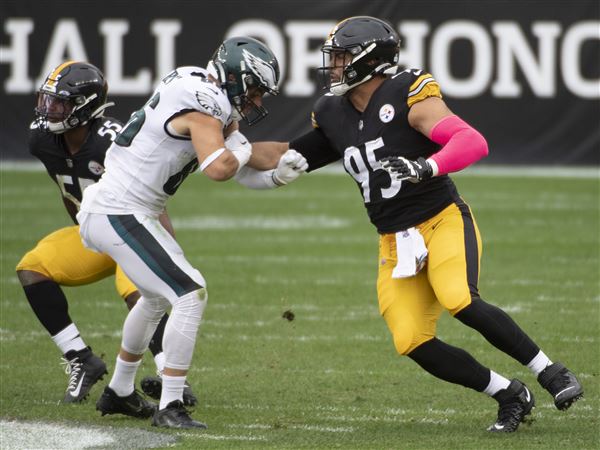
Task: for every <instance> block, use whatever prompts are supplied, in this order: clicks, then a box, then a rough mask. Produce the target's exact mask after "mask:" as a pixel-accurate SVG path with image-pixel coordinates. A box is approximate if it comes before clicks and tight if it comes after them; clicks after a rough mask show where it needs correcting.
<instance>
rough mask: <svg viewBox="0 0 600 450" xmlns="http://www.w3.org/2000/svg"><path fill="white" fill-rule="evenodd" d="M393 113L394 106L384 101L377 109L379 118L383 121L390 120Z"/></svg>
mask: <svg viewBox="0 0 600 450" xmlns="http://www.w3.org/2000/svg"><path fill="white" fill-rule="evenodd" d="M395 113H396V111H394V107H393V106H392V105H390V104H389V103H386V104H385V105H383V106H382V107H381V108H380V109H379V119H380V120H381V121H382V122H383V123H388V122H391V120H392V119H393V118H394V114H395Z"/></svg>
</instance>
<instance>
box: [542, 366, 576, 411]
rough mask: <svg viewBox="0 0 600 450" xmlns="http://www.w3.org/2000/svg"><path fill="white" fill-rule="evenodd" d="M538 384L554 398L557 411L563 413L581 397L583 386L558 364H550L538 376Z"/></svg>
mask: <svg viewBox="0 0 600 450" xmlns="http://www.w3.org/2000/svg"><path fill="white" fill-rule="evenodd" d="M538 382H539V383H540V384H541V385H542V387H543V388H544V389H546V390H547V391H548V392H550V394H551V395H552V397H554V405H555V406H556V408H557V409H560V410H562V411H565V410H567V409H569V407H570V406H571V405H572V404H573V403H575V402H576V401H577V400H579V399H580V398H581V397H583V386H581V384H580V383H579V380H577V378H576V377H575V375H574V374H573V373H572V372H571V371H569V369H567V368H566V367H565V366H563V365H562V364H561V363H559V362H555V363H554V364H550V365H549V366H548V367H546V368H545V369H544V370H542V372H541V373H540V374H539V375H538Z"/></svg>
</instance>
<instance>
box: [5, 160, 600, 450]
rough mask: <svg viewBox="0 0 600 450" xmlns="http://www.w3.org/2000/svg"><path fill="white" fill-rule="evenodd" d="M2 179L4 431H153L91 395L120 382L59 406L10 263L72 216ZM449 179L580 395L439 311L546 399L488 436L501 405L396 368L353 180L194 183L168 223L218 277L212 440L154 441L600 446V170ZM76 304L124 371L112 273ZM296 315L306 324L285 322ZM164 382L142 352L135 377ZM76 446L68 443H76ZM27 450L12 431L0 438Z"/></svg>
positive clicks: (399, 363)
mask: <svg viewBox="0 0 600 450" xmlns="http://www.w3.org/2000/svg"><path fill="white" fill-rule="evenodd" d="M0 176H1V186H0V187H1V200H2V204H1V208H2V210H1V213H2V217H1V220H2V228H1V238H2V249H1V250H2V251H1V257H2V262H1V264H2V265H1V271H2V272H1V318H0V344H1V363H0V364H1V366H0V370H1V371H0V380H1V387H0V401H1V404H0V406H1V410H0V420H3V421H4V422H3V423H4V424H5V425H4V427H3V428H6V427H7V425H6V423H7V421H13V420H15V419H18V420H19V421H26V422H33V421H36V422H44V423H48V424H50V425H52V426H53V427H58V426H70V425H76V426H85V427H89V426H92V428H93V429H101V428H97V427H104V426H107V427H111V428H110V429H109V430H111V431H110V432H113V431H114V430H117V431H118V430H119V429H121V428H126V429H127V430H131V429H143V430H146V431H149V432H157V431H158V430H156V429H155V428H153V427H151V426H150V422H149V421H138V420H136V419H131V418H125V417H117V416H107V417H100V415H99V413H97V412H96V411H95V408H94V404H95V401H96V399H97V398H98V396H99V395H100V392H101V389H102V388H103V386H104V385H105V384H106V383H107V382H108V378H105V379H104V381H101V382H100V383H99V384H98V385H97V386H96V387H95V388H94V389H93V390H92V393H91V396H90V398H89V399H88V401H87V402H85V403H83V404H80V405H69V406H65V405H58V401H59V400H60V399H61V398H62V395H63V390H64V388H65V387H66V380H67V377H66V375H65V374H64V373H63V372H62V369H61V367H60V365H59V360H60V354H59V351H58V349H57V348H56V347H55V346H54V344H53V343H52V341H51V340H50V339H49V338H48V336H47V334H46V331H45V330H44V329H43V328H42V326H41V325H40V324H39V323H38V321H37V320H36V318H35V316H34V315H33V313H32V311H31V310H30V307H29V305H28V303H27V301H26V299H25V297H24V295H23V292H22V289H21V287H20V285H19V284H18V282H17V279H16V276H15V274H14V266H15V265H16V263H17V262H18V260H19V258H20V257H21V255H22V254H23V253H24V252H26V251H27V250H28V249H30V248H31V247H32V246H33V245H34V244H35V243H36V242H37V240H38V239H40V238H41V237H43V236H44V235H46V234H47V233H49V232H51V231H53V230H55V229H56V228H59V227H61V226H65V225H69V224H70V223H69V219H68V217H67V215H66V213H65V212H64V210H63V208H62V203H61V201H60V199H59V197H58V190H57V189H56V188H55V187H54V186H53V185H52V183H51V181H50V180H49V179H48V177H47V175H46V174H45V173H42V172H11V171H3V172H0ZM455 181H456V182H457V184H458V186H459V189H460V191H461V193H462V195H463V197H464V198H465V200H466V201H467V202H468V203H469V204H470V205H471V207H472V208H473V211H474V213H475V216H476V218H477V220H478V224H479V227H480V229H481V232H482V235H483V241H484V252H483V259H482V270H481V280H480V290H481V294H482V296H483V298H485V299H486V300H488V301H490V302H491V303H495V304H497V305H499V306H501V307H502V308H504V309H505V310H506V311H507V312H508V313H510V314H511V315H512V316H513V317H514V318H515V320H516V321H517V322H518V323H519V324H521V325H522V326H523V328H524V329H525V330H527V331H528V333H529V334H530V335H531V336H532V337H533V338H534V340H535V341H536V342H537V343H538V344H539V345H540V346H541V347H542V349H543V350H544V351H545V352H546V353H547V354H548V355H549V356H550V358H552V359H553V360H559V361H561V362H564V363H565V364H567V365H568V366H569V367H570V368H572V370H573V371H574V372H576V374H577V376H578V377H579V378H580V380H581V381H582V383H583V384H584V387H585V398H584V399H583V400H581V401H579V402H578V403H576V404H575V405H574V406H573V407H572V408H571V410H569V411H567V412H560V411H557V410H556V409H555V408H554V406H553V404H552V401H551V398H550V396H549V395H548V394H547V393H546V392H545V391H543V390H542V388H541V387H540V386H539V385H538V384H537V382H536V381H535V378H534V376H533V375H532V374H531V373H530V372H529V371H528V370H527V369H526V368H524V367H523V366H521V365H520V364H519V363H517V362H516V361H514V360H512V359H510V358H509V357H508V356H506V355H504V354H503V353H500V352H499V351H497V350H496V349H495V348H493V347H491V346H490V345H489V344H488V343H487V342H486V341H485V340H484V339H483V338H482V337H481V336H480V335H478V334H477V333H476V332H474V331H472V330H471V329H468V328H466V327H465V326H463V325H462V324H460V323H459V322H458V321H455V320H453V319H451V318H450V317H449V316H448V315H447V314H445V315H444V316H443V317H442V320H441V322H440V325H439V327H438V329H439V335H440V338H441V339H444V340H445V341H447V342H448V343H451V344H453V345H457V346H460V347H463V348H465V349H467V350H468V351H469V352H471V353H472V354H473V355H474V356H475V357H476V358H477V359H479V360H480V361H481V362H482V363H483V364H484V365H486V366H489V367H491V368H493V369H494V370H496V371H497V372H499V373H501V374H503V375H505V376H507V377H508V378H513V377H518V378H520V379H522V380H523V381H525V382H526V383H527V384H528V385H529V386H530V387H531V388H532V390H533V392H534V394H535V395H536V398H537V407H536V409H535V410H534V414H533V417H534V422H533V423H532V424H531V425H523V426H522V427H521V428H520V429H519V431H518V433H515V434H512V435H492V434H490V433H488V432H486V431H485V428H486V427H487V426H488V425H489V424H490V423H492V422H493V421H494V419H495V415H496V403H495V402H494V401H493V400H491V399H489V398H488V397H486V396H484V395H483V394H479V393H476V392H474V391H470V390H467V389H464V388H462V387H457V386H453V385H450V384H447V383H444V382H441V381H438V380H436V379H434V378H433V377H431V376H429V375H427V374H426V373H424V372H423V371H422V370H420V369H419V368H418V367H417V366H416V365H415V364H414V363H413V362H412V361H410V360H409V359H407V358H401V357H398V356H397V355H396V353H395V351H394V347H393V344H392V342H391V339H390V338H389V336H388V331H387V329H386V327H385V323H384V321H383V320H382V319H381V318H380V317H379V314H378V310H377V299H376V292H375V277H376V269H377V234H376V232H375V230H374V228H372V226H371V225H370V224H369V222H368V219H367V217H366V214H365V212H364V211H363V206H362V202H361V200H360V196H359V194H358V193H357V189H356V187H355V185H354V182H353V181H352V180H350V179H349V178H348V177H343V176H337V175H318V174H315V175H309V176H307V177H305V178H304V179H302V180H300V181H298V182H297V183H295V184H294V185H291V186H288V187H285V188H282V189H279V190H276V191H268V192H264V191H250V190H246V189H244V188H242V187H240V186H238V185H236V184H235V183H222V184H219V183H214V182H210V181H208V180H207V179H205V178H204V177H202V176H192V177H190V178H189V179H188V180H187V181H186V182H185V184H184V185H183V187H182V188H181V189H180V190H179V192H178V193H177V195H176V196H175V197H174V198H173V200H172V201H171V204H170V214H171V216H172V218H173V221H174V224H175V227H176V230H177V237H178V240H179V241H180V243H181V245H182V247H183V248H184V250H185V252H186V255H187V257H188V259H189V260H190V261H191V262H192V263H193V264H194V265H195V266H196V267H197V268H198V269H199V270H200V271H201V272H202V273H203V275H204V276H205V278H206V279H207V281H208V288H209V303H208V308H207V310H206V312H205V320H204V322H203V325H202V326H201V329H200V334H199V339H198V342H197V346H196V353H195V356H194V361H193V366H192V370H191V373H190V377H189V379H190V382H191V383H192V385H193V386H194V389H195V391H196V393H197V394H198V396H199V398H200V404H199V406H198V407H197V408H196V410H195V412H194V414H193V416H194V417H195V418H197V419H199V420H203V421H205V422H207V423H208V425H209V429H208V430H207V431H201V432H174V431H173V432H170V431H161V433H165V434H167V435H170V436H172V437H173V436H174V437H176V439H177V442H176V443H175V444H174V448H177V449H195V448H214V449H225V448H227V449H231V448H235V449H237V448H256V449H266V448H268V449H283V448H290V449H292V448H293V449H300V448H303V449H325V448H343V449H432V448H433V449H435V448H445V449H509V448H510V449H550V448H552V449H561V450H562V449H593V448H599V447H600V431H599V430H600V418H599V416H600V414H599V408H600V383H599V380H600V375H599V374H600V362H599V361H600V357H599V356H600V355H599V352H600V351H599V348H600V346H599V334H600V331H599V328H600V327H599V325H600V288H599V277H600V267H599V248H600V247H599V239H600V230H599V181H598V178H595V179H594V178H584V179H577V178H571V179H554V178H550V177H547V178H544V177H530V178H522V177H503V176H487V177H482V176H472V175H471V176H470V175H462V176H458V177H456V178H455ZM66 294H67V297H68V298H69V300H70V313H71V316H72V317H73V319H74V320H75V322H76V324H77V325H78V327H79V330H80V331H81V333H82V335H83V337H84V338H85V340H86V342H87V343H88V344H89V345H91V346H92V347H93V349H94V351H95V352H97V353H99V354H102V355H104V356H103V357H104V359H105V360H106V361H107V363H108V365H109V370H110V369H112V367H113V366H114V358H115V355H116V351H117V349H118V346H119V342H120V331H121V326H122V322H123V319H124V317H125V314H126V308H125V306H124V304H123V302H122V301H121V300H120V299H119V298H118V296H117V294H116V292H115V290H114V284H113V280H112V279H107V280H104V281H102V282H99V283H97V284H94V285H90V286H85V287H80V288H67V289H66ZM287 310H291V311H293V313H294V314H295V320H293V321H288V320H285V319H283V318H282V314H283V313H284V311H287ZM153 371H154V363H153V361H152V359H151V357H150V356H147V357H145V360H144V364H143V366H142V367H141V369H140V371H139V377H138V380H139V379H141V377H142V376H144V375H149V374H152V373H153ZM49 429H50V430H52V428H51V427H50V428H49ZM56 429H57V430H58V428H56ZM82 429H83V428H82ZM5 431H6V429H5V430H3V433H4V432H5ZM83 433H84V432H82V434H83ZM50 434H51V433H49V435H48V439H49V438H50ZM48 442H51V441H50V440H48ZM74 442H75V443H74V444H73V446H72V447H69V448H83V446H82V445H78V444H77V441H74ZM23 445H24V444H21V445H20V444H19V443H18V442H17V443H15V442H10V441H8V438H6V439H5V440H4V442H2V443H1V445H0V447H2V448H3V449H4V448H24V447H23ZM48 445H51V444H48ZM96 445H97V444H96ZM123 445H124V444H123ZM123 445H120V444H119V441H118V439H117V441H116V443H112V444H106V446H107V447H110V448H124V447H123ZM129 445H131V444H129ZM139 445H140V446H141V447H143V446H144V445H143V443H142V441H140V443H139ZM128 448H130V447H128Z"/></svg>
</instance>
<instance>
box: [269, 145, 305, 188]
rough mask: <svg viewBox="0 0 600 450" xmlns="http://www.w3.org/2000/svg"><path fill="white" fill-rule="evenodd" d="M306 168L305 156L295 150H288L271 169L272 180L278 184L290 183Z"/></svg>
mask: <svg viewBox="0 0 600 450" xmlns="http://www.w3.org/2000/svg"><path fill="white" fill-rule="evenodd" d="M306 169H308V162H306V158H305V157H304V156H302V155H301V154H300V153H298V152H297V151H296V150H292V149H290V150H288V151H287V152H285V153H284V154H283V155H282V156H281V158H280V159H279V163H278V164H277V168H276V169H275V170H274V171H273V181H274V182H275V184H277V185H279V186H283V185H286V184H289V183H291V182H292V181H294V180H295V179H296V178H298V177H299V176H300V175H301V174H302V173H304V172H306Z"/></svg>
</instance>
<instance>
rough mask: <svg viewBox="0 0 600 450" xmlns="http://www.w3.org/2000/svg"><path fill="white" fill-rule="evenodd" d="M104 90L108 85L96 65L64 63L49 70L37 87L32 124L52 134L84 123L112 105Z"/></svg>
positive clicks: (74, 62)
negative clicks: (39, 86)
mask: <svg viewBox="0 0 600 450" xmlns="http://www.w3.org/2000/svg"><path fill="white" fill-rule="evenodd" d="M107 91H108V84H107V83H106V80H105V79H104V75H103V74H102V72H100V70H99V69H98V68H97V67H95V66H93V65H91V64H89V63H86V62H76V61H67V62H64V63H62V64H61V65H59V66H58V67H56V68H55V69H54V70H53V71H52V72H50V74H49V75H48V76H47V77H46V80H45V81H44V84H42V87H41V88H40V89H39V90H38V98H37V107H36V108H35V116H36V119H35V123H36V124H37V126H38V127H39V128H40V129H41V130H44V131H49V132H52V133H64V132H65V131H67V130H69V129H71V128H75V127H79V126H82V125H85V124H86V123H88V122H89V121H90V120H91V119H93V118H94V117H100V116H102V115H103V114H104V110H105V109H106V108H108V107H109V106H111V105H113V104H114V103H107V102H106V94H107Z"/></svg>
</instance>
